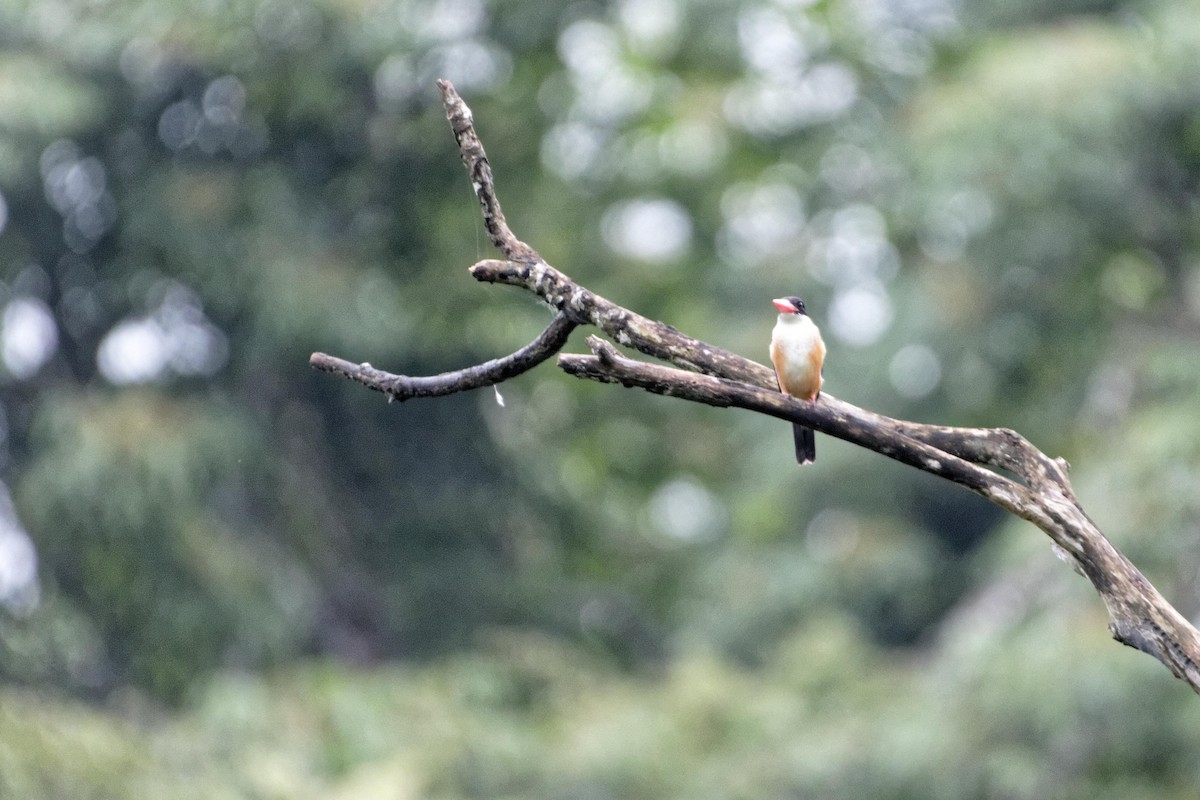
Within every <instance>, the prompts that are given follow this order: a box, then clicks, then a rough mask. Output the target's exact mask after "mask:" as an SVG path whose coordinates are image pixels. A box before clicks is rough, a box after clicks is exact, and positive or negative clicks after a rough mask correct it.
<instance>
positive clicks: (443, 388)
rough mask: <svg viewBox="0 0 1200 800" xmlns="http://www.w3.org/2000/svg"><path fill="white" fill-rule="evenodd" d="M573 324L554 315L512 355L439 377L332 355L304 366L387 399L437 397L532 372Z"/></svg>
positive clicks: (318, 356)
mask: <svg viewBox="0 0 1200 800" xmlns="http://www.w3.org/2000/svg"><path fill="white" fill-rule="evenodd" d="M575 328H576V324H575V323H574V322H572V321H571V320H569V319H567V317H566V316H565V315H563V314H558V315H557V316H555V318H554V319H553V320H552V321H551V322H550V324H549V325H548V326H546V329H545V330H544V331H542V332H541V333H540V334H538V337H537V338H536V339H534V340H533V341H532V342H530V343H529V344H527V345H525V346H524V347H522V348H521V349H520V350H518V351H517V352H515V353H513V354H512V355H508V356H505V357H504V358H494V359H492V360H491V361H485V362H483V363H482V364H476V365H475V366H472V367H467V368H465V369H460V370H456V371H454V372H443V373H442V374H441V375H432V376H430V377H421V378H412V377H409V376H407V375H393V374H392V373H390V372H384V371H383V370H379V369H375V368H374V367H372V366H371V365H370V364H367V363H365V362H364V363H362V364H353V363H351V362H349V361H346V360H344V359H341V358H337V357H336V356H330V355H326V354H325V353H313V354H312V356H311V357H310V358H309V359H308V363H309V364H311V365H312V366H313V367H316V368H317V369H319V370H321V371H323V372H332V373H334V374H335V375H341V376H342V377H345V378H349V379H350V380H353V381H358V382H359V383H361V384H362V385H363V386H366V387H367V388H368V389H374V390H375V391H377V392H383V393H384V394H386V395H387V396H388V400H389V401H391V400H400V401H404V400H409V399H411V398H413V397H440V396H442V395H447V394H454V393H455V392H464V391H467V390H468V389H479V388H482V387H484V386H491V385H493V384H496V383H500V382H501V381H506V380H508V379H509V378H512V377H515V376H517V375H520V374H521V373H522V372H527V371H528V370H531V369H533V368H534V367H536V366H537V365H538V364H540V363H542V362H543V361H545V360H546V359H548V358H550V356H552V355H554V354H555V353H557V352H558V351H559V350H561V349H562V348H563V345H565V344H566V343H567V337H568V336H570V335H571V331H573V330H575Z"/></svg>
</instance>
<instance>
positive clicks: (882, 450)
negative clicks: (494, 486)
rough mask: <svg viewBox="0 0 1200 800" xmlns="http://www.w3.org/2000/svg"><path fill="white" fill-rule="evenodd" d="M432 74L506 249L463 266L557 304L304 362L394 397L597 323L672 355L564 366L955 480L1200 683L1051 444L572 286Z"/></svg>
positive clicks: (532, 354) (1170, 664) (1198, 686)
mask: <svg viewBox="0 0 1200 800" xmlns="http://www.w3.org/2000/svg"><path fill="white" fill-rule="evenodd" d="M438 87H439V89H440V90H441V93H442V101H443V104H444V105H445V108H446V116H447V118H448V119H449V121H450V125H451V128H452V129H453V131H454V136H455V139H456V140H457V141H458V145H459V152H460V153H461V155H462V160H463V164H464V165H465V166H466V169H467V174H468V175H469V176H470V179H471V185H472V188H473V189H474V190H475V195H476V197H477V198H478V199H479V204H480V207H481V209H482V212H483V218H484V225H485V227H486V229H487V232H488V237H489V239H490V240H491V242H492V244H493V245H495V246H496V248H497V249H498V250H500V252H501V253H502V254H503V255H504V256H505V260H502V261H497V260H484V261H480V262H479V263H477V264H475V265H474V266H473V267H471V274H472V275H473V276H474V277H475V278H476V280H479V281H483V282H487V283H502V284H507V285H510V286H517V287H520V288H523V289H525V290H527V291H530V292H532V293H534V294H535V295H537V296H538V297H540V298H541V299H542V300H543V301H544V302H545V303H546V304H547V305H549V306H550V307H551V308H553V309H554V310H555V311H556V312H557V313H558V316H556V318H555V320H554V322H552V323H551V325H550V327H548V328H547V329H546V330H545V331H544V332H543V333H542V335H541V336H539V337H538V339H537V340H535V341H534V342H533V343H531V344H530V345H529V346H528V347H526V348H524V349H522V350H521V351H518V352H517V353H514V354H513V355H512V356H509V357H507V358H505V359H498V360H496V361H491V362H487V363H485V364H480V365H478V366H475V367H469V368H467V369H465V370H460V371H458V372H453V373H446V374H445V375H439V376H434V377H432V378H410V377H406V376H401V375H392V374H390V373H386V372H382V371H380V370H376V369H374V368H373V367H371V366H370V365H369V364H352V363H350V362H348V361H343V360H342V359H339V358H334V357H332V356H327V355H325V354H323V353H315V354H313V356H312V358H311V359H310V363H312V365H313V366H315V367H317V368H318V369H323V370H326V371H330V372H334V373H336V374H340V375H343V376H344V377H347V378H350V379H352V380H356V381H358V382H360V383H362V384H364V385H366V386H368V387H369V388H372V389H375V390H377V391H381V392H384V393H385V394H387V395H388V396H389V398H396V399H401V400H403V399H407V398H409V397H428V396H435V395H444V394H450V393H453V392H457V391H463V390H465V389H471V388H476V387H479V386H488V385H491V384H493V383H497V382H499V381H502V380H505V379H506V378H508V377H512V376H513V375H516V374H518V373H520V372H524V371H525V370H528V369H530V368H532V367H533V366H535V365H536V364H538V363H540V362H541V361H543V360H545V359H546V358H549V356H550V355H553V354H554V353H557V352H558V351H559V350H561V348H562V347H563V345H564V344H565V343H566V340H567V336H568V334H569V333H570V332H571V330H572V329H573V328H574V327H575V326H577V325H583V324H588V325H592V326H594V327H596V328H598V329H599V330H600V331H602V332H604V333H605V334H607V335H608V336H609V337H611V338H612V339H613V340H614V341H615V342H617V343H618V344H620V345H623V346H625V347H629V348H632V349H634V350H637V351H639V352H641V353H643V354H645V355H648V356H651V357H653V358H657V359H661V360H662V361H666V362H669V363H670V364H673V365H675V366H674V367H672V366H667V365H664V364H653V363H647V362H643V361H638V360H635V359H630V358H627V357H625V356H623V355H621V353H620V352H618V351H617V349H616V348H614V347H613V346H612V345H610V344H608V343H607V342H605V341H604V340H603V339H600V338H598V337H595V336H593V337H589V339H588V345H589V347H590V348H591V351H592V354H591V355H573V354H563V355H560V356H559V358H558V364H559V366H560V367H561V368H562V369H563V370H564V371H566V372H567V373H569V374H571V375H574V376H576V377H580V378H588V379H591V380H596V381H600V382H605V383H619V384H622V385H623V386H626V387H632V388H640V389H643V390H645V391H649V392H653V393H656V394H662V395H667V396H670V397H677V398H680V399H683V400H690V401H692V402H697V403H705V404H707V405H712V406H718V407H735V408H743V409H747V410H749V411H756V412H758V413H761V414H768V415H770V416H773V417H777V418H779V419H783V420H788V421H791V422H800V423H803V424H804V425H807V426H809V427H811V428H813V429H815V430H818V431H820V432H822V433H824V434H827V435H829V436H834V437H836V438H839V439H842V440H844V441H847V442H852V443H854V444H856V445H859V446H860V447H863V448H865V449H867V450H871V451H874V452H876V453H879V454H881V455H884V456H887V457H888V458H892V459H895V460H896V461H899V462H901V463H904V464H907V465H909V466H911V467H915V468H916V469H919V470H922V471H924V472H929V473H931V474H933V475H937V476H939V477H941V478H945V479H946V480H948V481H952V482H954V483H957V484H959V485H961V486H963V487H965V488H967V489H969V490H971V491H973V492H976V493H977V494H979V495H981V496H983V497H985V498H987V499H988V500H990V501H991V502H993V503H995V504H996V505H997V506H999V507H1000V508H1002V509H1004V510H1005V511H1007V512H1009V513H1010V514H1014V515H1016V516H1018V517H1020V518H1021V519H1024V520H1027V521H1029V522H1031V523H1033V524H1034V525H1036V526H1037V527H1038V528H1040V529H1041V530H1042V531H1043V532H1044V533H1045V534H1046V535H1047V536H1049V537H1050V539H1051V541H1052V542H1053V543H1054V546H1055V548H1056V551H1057V552H1058V553H1059V554H1060V555H1061V556H1062V557H1063V558H1064V559H1065V560H1067V561H1069V562H1070V563H1071V564H1072V566H1073V567H1074V568H1075V569H1076V570H1077V571H1078V572H1079V573H1080V574H1082V575H1083V576H1084V577H1086V578H1087V579H1088V580H1089V581H1090V582H1091V584H1092V586H1093V587H1094V588H1095V590H1096V592H1097V593H1098V594H1099V595H1100V597H1101V599H1102V600H1103V601H1104V604H1105V607H1106V608H1107V610H1108V614H1109V617H1110V620H1111V621H1110V623H1109V626H1108V627H1109V630H1110V631H1111V633H1112V635H1113V638H1115V639H1116V640H1117V641H1119V642H1121V643H1123V644H1126V645H1128V646H1130V647H1134V648H1137V649H1138V650H1141V651H1143V652H1145V653H1148V654H1150V655H1152V656H1154V657H1155V658H1157V659H1158V660H1159V661H1161V662H1162V663H1163V664H1164V665H1166V667H1167V668H1168V669H1170V671H1171V673H1172V674H1173V675H1175V676H1176V677H1177V678H1179V679H1181V680H1183V681H1185V682H1186V683H1187V684H1188V685H1189V686H1191V687H1192V689H1193V690H1194V691H1196V692H1197V693H1200V632H1197V630H1196V628H1195V627H1193V626H1192V625H1191V623H1189V622H1188V620H1186V619H1185V618H1184V617H1183V615H1181V614H1180V613H1179V612H1178V611H1176V610H1175V609H1174V608H1173V607H1172V606H1171V605H1170V604H1169V603H1168V602H1167V601H1166V600H1165V599H1164V598H1163V597H1162V595H1161V594H1159V592H1158V591H1157V590H1156V589H1155V588H1154V587H1153V586H1152V585H1151V584H1150V582H1149V581H1148V580H1147V579H1146V578H1145V576H1144V575H1142V573H1141V572H1139V571H1138V569H1137V568H1136V567H1135V566H1134V565H1133V564H1132V563H1131V562H1130V561H1129V560H1128V559H1127V558H1125V556H1124V555H1122V554H1121V553H1120V551H1118V550H1117V549H1116V548H1115V547H1113V545H1112V544H1111V543H1110V542H1109V541H1108V540H1107V539H1106V538H1105V537H1104V535H1103V534H1102V533H1101V532H1100V530H1099V529H1098V528H1097V527H1096V525H1095V524H1094V523H1093V522H1092V521H1091V520H1090V519H1089V518H1088V516H1087V514H1086V513H1085V512H1084V510H1083V508H1082V506H1081V505H1080V504H1079V501H1078V500H1077V499H1076V497H1075V493H1074V491H1073V490H1072V488H1071V484H1070V480H1069V479H1068V476H1067V464H1066V462H1065V461H1063V460H1061V459H1054V458H1051V457H1049V456H1047V455H1046V454H1045V453H1042V452H1041V451H1040V450H1038V449H1037V448H1036V447H1034V446H1033V445H1032V444H1031V443H1030V442H1029V441H1027V440H1026V439H1025V438H1024V437H1022V436H1021V435H1020V434H1018V433H1016V432H1015V431H1012V430H1008V429H1005V428H951V427H945V426H940V425H924V424H920V423H915V422H907V421H904V420H896V419H891V418H889V417H885V416H883V415H880V414H876V413H873V412H871V411H867V410H865V409H861V408H858V407H857V406H854V405H851V404H850V403H846V402H844V401H842V400H838V399H837V398H836V397H833V396H832V395H830V394H828V393H823V394H822V395H821V397H820V399H819V400H818V401H817V402H813V403H809V402H805V401H801V400H797V399H795V398H792V397H790V396H788V395H785V394H781V393H780V392H779V391H778V390H777V389H776V387H775V378H774V373H773V372H772V371H771V370H770V369H769V368H768V367H765V366H763V365H762V364H759V363H757V362H754V361H751V360H749V359H746V358H743V357H741V356H739V355H737V354H736V353H731V352H729V351H727V350H723V349H721V348H719V347H715V346H713V345H710V344H708V343H706V342H702V341H700V340H698V339H694V338H692V337H690V336H687V335H685V334H683V333H681V332H680V331H678V330H676V329H675V328H673V327H672V326H670V325H666V324H664V323H662V322H657V321H654V320H651V319H647V318H646V317H643V316H641V315H639V314H636V313H634V312H632V311H630V310H628V309H626V308H623V307H621V306H619V305H617V304H616V303H613V302H612V301H610V300H607V299H605V298H603V297H601V296H599V295H597V294H595V293H593V292H592V291H590V290H588V289H586V288H585V287H583V286H580V285H579V284H577V283H575V282H574V281H572V280H571V279H570V278H569V277H567V276H566V275H564V274H563V273H562V272H559V271H558V270H557V269H555V268H554V267H552V266H550V265H549V264H547V263H546V262H545V260H543V259H542V257H541V256H540V255H538V253H537V251H536V250H534V249H533V248H532V247H530V246H529V245H528V244H526V243H524V242H522V241H521V240H520V239H518V238H517V237H516V236H515V235H514V234H513V232H512V231H511V230H510V229H509V227H508V223H507V222H506V220H505V218H504V213H503V211H502V209H501V207H500V201H499V198H498V196H497V194H496V191H495V185H494V182H493V176H492V170H491V165H490V164H489V163H488V160H487V155H486V153H485V152H484V149H483V145H482V143H481V142H480V140H479V138H478V136H477V135H476V133H475V128H474V123H473V119H472V115H471V111H470V109H468V108H467V106H466V104H465V103H464V102H463V101H462V98H460V97H459V96H458V93H457V92H456V91H455V89H454V87H453V86H452V85H451V84H450V83H449V81H439V82H438ZM988 467H994V468H997V469H1000V470H1003V471H1004V472H1006V473H1008V474H1009V475H1011V476H1012V477H1007V476H1005V475H1002V474H1000V473H999V472H995V471H993V470H992V469H988Z"/></svg>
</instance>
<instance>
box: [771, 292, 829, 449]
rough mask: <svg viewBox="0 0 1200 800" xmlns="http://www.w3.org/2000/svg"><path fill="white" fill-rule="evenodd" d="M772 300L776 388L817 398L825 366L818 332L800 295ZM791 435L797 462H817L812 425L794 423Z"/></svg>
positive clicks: (823, 343) (821, 341)
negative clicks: (774, 320)
mask: <svg viewBox="0 0 1200 800" xmlns="http://www.w3.org/2000/svg"><path fill="white" fill-rule="evenodd" d="M771 302H772V303H774V304H775V308H777V309H779V319H778V320H777V321H776V323H775V330H773V331H772V332H771V363H772V364H774V365H775V378H776V380H777V381H779V390H780V391H781V392H784V393H785V394H790V395H791V396H792V397H799V398H800V399H801V400H808V401H810V402H811V401H813V400H816V399H817V397H818V396H820V394H821V384H822V382H823V379H822V378H821V368H822V367H823V366H824V365H825V342H824V340H822V339H821V331H820V330H818V329H817V325H816V323H815V322H813V321H812V317H810V316H808V311H807V310H806V309H805V307H804V301H803V300H801V299H800V298H799V297H779V298H776V299H775V300H772V301H771ZM792 435H793V437H794V438H795V440H796V461H797V462H799V463H801V464H811V463H812V462H813V461H816V460H817V446H816V441H815V440H814V434H813V430H812V428H806V427H804V426H803V425H801V424H799V423H793V424H792Z"/></svg>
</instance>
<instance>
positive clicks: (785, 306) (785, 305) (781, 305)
mask: <svg viewBox="0 0 1200 800" xmlns="http://www.w3.org/2000/svg"><path fill="white" fill-rule="evenodd" d="M771 302H772V303H774V304H775V307H776V308H778V309H779V310H780V312H781V313H784V314H795V313H796V307H795V306H794V305H792V304H791V303H790V302H789V301H787V300H784V299H783V298H782V297H780V298H777V299H775V300H772V301H771Z"/></svg>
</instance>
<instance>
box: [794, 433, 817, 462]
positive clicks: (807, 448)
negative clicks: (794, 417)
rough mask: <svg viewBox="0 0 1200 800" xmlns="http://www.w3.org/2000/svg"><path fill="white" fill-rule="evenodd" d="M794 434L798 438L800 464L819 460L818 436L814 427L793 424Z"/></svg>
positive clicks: (797, 459)
mask: <svg viewBox="0 0 1200 800" xmlns="http://www.w3.org/2000/svg"><path fill="white" fill-rule="evenodd" d="M792 436H793V438H795V440H796V461H797V462H798V463H800V464H811V463H812V462H814V461H816V460H817V438H816V435H815V434H813V429H812V428H806V427H804V426H803V425H796V424H793V425H792Z"/></svg>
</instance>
